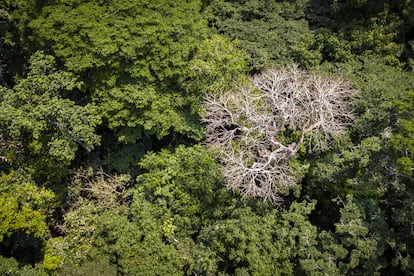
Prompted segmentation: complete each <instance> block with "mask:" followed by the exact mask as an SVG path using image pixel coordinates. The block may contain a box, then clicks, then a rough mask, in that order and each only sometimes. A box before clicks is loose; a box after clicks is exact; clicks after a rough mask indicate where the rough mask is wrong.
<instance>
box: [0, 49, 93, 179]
mask: <svg viewBox="0 0 414 276" xmlns="http://www.w3.org/2000/svg"><path fill="white" fill-rule="evenodd" d="M79 85H80V83H77V82H76V79H75V78H74V77H73V75H72V74H70V73H67V72H60V71H56V70H55V64H54V58H53V57H51V56H48V55H44V54H43V53H42V52H37V53H36V54H34V55H33V56H32V57H31V59H30V70H29V72H28V74H27V77H26V78H24V79H22V80H20V81H19V82H18V83H17V84H16V85H15V86H14V87H13V88H12V89H8V88H5V87H0V89H1V90H0V93H1V98H0V126H1V132H0V141H1V148H0V154H1V156H2V157H3V161H6V162H7V163H8V164H9V165H10V166H11V167H18V166H23V167H26V168H27V169H29V170H31V171H32V172H33V174H34V175H37V176H42V177H44V178H45V179H46V180H51V181H56V179H54V178H55V177H56V178H59V177H61V176H62V174H63V172H62V171H59V170H64V169H65V168H66V167H67V166H68V165H69V164H70V162H71V161H72V160H73V159H74V158H75V154H76V152H77V151H78V149H79V146H81V147H82V148H83V149H84V150H87V151H90V150H92V149H93V147H94V145H97V144H99V136H98V135H96V134H95V126H96V125H97V124H99V122H100V119H99V116H97V115H96V114H95V109H94V108H93V107H92V106H90V105H87V106H79V105H76V104H75V103H74V102H73V101H71V100H69V99H65V98H64V95H65V93H69V91H71V90H72V89H74V88H75V87H77V86H79ZM56 169H59V170H58V171H56ZM63 175H64V174H63Z"/></svg>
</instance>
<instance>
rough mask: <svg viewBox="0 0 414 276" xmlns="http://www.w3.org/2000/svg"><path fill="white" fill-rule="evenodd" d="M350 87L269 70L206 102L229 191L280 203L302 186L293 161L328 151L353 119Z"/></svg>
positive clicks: (211, 138) (209, 135)
mask: <svg viewBox="0 0 414 276" xmlns="http://www.w3.org/2000/svg"><path fill="white" fill-rule="evenodd" d="M355 95H356V92H355V90H354V89H353V87H352V85H351V83H349V82H347V81H345V80H343V79H342V78H339V77H333V76H325V75H321V74H316V73H310V72H306V71H303V70H301V69H299V68H298V67H297V66H291V67H286V68H282V69H279V70H274V69H271V70H268V71H266V72H264V73H262V74H258V75H256V76H254V77H252V78H251V79H250V80H249V81H247V82H246V83H244V84H242V85H240V86H238V87H237V88H235V89H234V90H231V91H219V92H215V93H211V94H210V95H208V96H207V97H206V98H205V101H204V104H203V106H204V109H205V117H204V119H203V120H204V123H205V124H206V143H207V144H208V145H210V146H212V147H214V148H215V149H216V150H217V152H218V157H219V159H220V161H221V162H222V164H223V172H224V175H225V177H226V178H227V185H228V187H229V188H230V189H233V190H241V192H242V193H243V194H244V195H245V196H248V197H260V198H264V199H265V200H270V201H272V202H275V203H276V202H280V201H281V200H282V195H283V194H286V193H287V192H289V191H290V190H291V188H292V187H293V186H294V185H295V184H296V183H297V179H296V175H295V171H294V170H293V169H292V166H289V160H290V159H291V157H293V156H295V155H296V154H297V153H298V152H299V151H305V149H308V151H309V152H315V151H320V150H323V149H325V148H326V147H327V146H328V145H329V141H330V140H331V139H332V138H333V137H338V136H340V135H341V134H343V133H344V132H345V131H346V129H347V126H348V124H349V123H350V122H352V121H353V119H354V116H353V113H352V110H351V100H352V98H353V97H354V96H355Z"/></svg>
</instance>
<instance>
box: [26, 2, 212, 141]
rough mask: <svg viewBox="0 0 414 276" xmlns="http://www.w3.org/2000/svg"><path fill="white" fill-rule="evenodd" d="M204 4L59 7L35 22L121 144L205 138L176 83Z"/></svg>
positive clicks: (201, 30) (200, 31)
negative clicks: (178, 137) (147, 137)
mask: <svg viewBox="0 0 414 276" xmlns="http://www.w3.org/2000/svg"><path fill="white" fill-rule="evenodd" d="M199 9H200V3H198V1H190V2H188V1H174V2H168V3H165V1H138V2H131V3H126V2H125V1H121V0H119V1H111V2H110V3H107V2H102V3H98V2H95V1H89V2H85V3H76V4H75V3H73V4H72V5H70V6H68V5H62V4H55V5H50V6H47V7H45V8H44V9H43V13H42V16H41V17H39V18H38V19H36V20H34V21H32V22H31V24H30V26H31V27H32V29H33V31H34V32H35V34H36V41H38V43H39V45H42V47H43V46H46V45H47V46H50V47H51V49H52V50H53V52H54V53H55V55H56V56H57V57H58V58H59V59H62V60H63V61H64V62H65V67H66V68H67V69H68V70H70V71H73V72H76V73H78V74H80V75H81V78H82V80H83V81H84V82H85V83H86V84H87V85H88V86H87V89H88V90H89V91H88V92H90V93H91V94H92V100H93V101H94V102H96V104H97V106H99V112H100V113H101V114H102V115H103V117H104V118H105V121H106V120H107V121H108V126H109V128H110V129H112V130H114V131H115V132H116V133H118V137H119V140H120V141H121V142H135V141H137V140H138V139H140V138H142V136H144V135H154V136H156V137H157V138H159V139H161V138H163V137H165V136H167V135H168V134H170V133H180V134H183V135H186V136H188V137H189V138H192V139H200V138H201V136H202V131H201V129H200V126H199V123H198V121H197V114H194V112H192V111H191V105H192V103H191V101H190V99H187V98H186V97H185V95H184V94H183V92H182V91H181V89H180V87H179V85H178V80H179V78H181V77H182V74H183V72H184V69H185V67H186V63H187V62H188V60H189V59H190V55H191V52H192V51H193V49H194V47H195V46H196V45H197V44H198V41H199V40H200V39H202V38H203V37H204V36H205V33H206V28H205V24H204V21H203V20H202V18H201V16H200V14H199Z"/></svg>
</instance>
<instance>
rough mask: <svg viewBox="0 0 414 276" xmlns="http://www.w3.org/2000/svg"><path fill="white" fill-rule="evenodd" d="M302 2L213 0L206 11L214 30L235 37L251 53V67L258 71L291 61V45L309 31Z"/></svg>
mask: <svg viewBox="0 0 414 276" xmlns="http://www.w3.org/2000/svg"><path fill="white" fill-rule="evenodd" d="M293 2H295V3H293ZM303 2H306V1H284V2H282V1H256V0H255V1H245V0H244V1H225V0H216V1H211V3H210V5H209V6H208V8H207V9H206V11H205V14H206V17H207V19H208V21H209V24H210V26H212V28H213V30H215V31H216V32H217V33H219V34H223V35H224V36H226V37H229V38H231V39H238V41H239V42H240V46H241V48H242V49H244V50H246V51H247V52H248V53H249V55H250V67H251V69H252V70H253V71H260V70H262V69H265V68H268V67H270V66H272V65H274V64H278V65H281V64H286V63H288V62H290V61H291V57H290V46H291V45H295V44H297V43H299V41H300V38H301V37H302V36H303V35H306V34H309V33H310V31H309V28H308V24H307V22H306V20H304V18H303V17H304V11H305V3H303Z"/></svg>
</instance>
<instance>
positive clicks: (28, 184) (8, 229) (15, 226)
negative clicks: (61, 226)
mask: <svg viewBox="0 0 414 276" xmlns="http://www.w3.org/2000/svg"><path fill="white" fill-rule="evenodd" d="M0 189H1V195H0V209H1V211H0V222H1V224H0V225H1V228H0V242H1V241H3V239H4V238H5V237H10V235H12V234H13V233H15V232H18V231H22V232H24V233H25V234H26V235H30V234H33V235H34V237H37V238H45V237H46V234H47V233H48V218H49V217H50V215H51V214H52V212H53V207H54V198H55V195H54V193H53V192H51V191H50V190H47V189H44V188H40V187H37V186H36V185H35V184H34V183H33V181H32V180H31V179H30V178H27V177H25V176H24V175H21V174H19V173H17V172H11V173H10V174H7V175H6V174H2V175H1V177H0Z"/></svg>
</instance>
